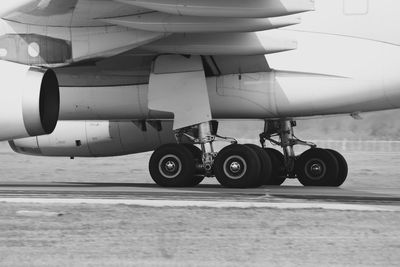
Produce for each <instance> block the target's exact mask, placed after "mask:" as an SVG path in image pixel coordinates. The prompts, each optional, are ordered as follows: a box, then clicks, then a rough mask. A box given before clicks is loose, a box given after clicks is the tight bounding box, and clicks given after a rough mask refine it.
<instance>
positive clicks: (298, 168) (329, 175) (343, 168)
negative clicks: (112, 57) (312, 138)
mask: <svg viewBox="0 0 400 267" xmlns="http://www.w3.org/2000/svg"><path fill="white" fill-rule="evenodd" d="M294 126H296V123H295V122H294V121H266V123H265V128H264V132H263V133H262V134H260V141H261V144H262V146H263V147H264V146H265V142H266V141H267V140H268V141H270V142H271V143H273V144H275V145H279V146H281V147H282V148H283V151H284V157H283V159H282V157H280V156H279V155H278V154H277V153H276V152H278V153H279V154H280V152H279V151H276V150H275V151H276V152H273V151H274V150H269V151H270V153H274V154H275V155H276V156H277V157H278V158H279V161H280V162H282V160H283V161H284V163H283V165H284V168H283V170H282V169H281V171H280V174H278V177H281V178H282V179H283V178H284V177H286V178H297V179H298V180H299V182H300V183H301V184H302V185H304V186H335V187H337V186H340V185H342V184H343V183H344V181H345V180H346V178H347V174H348V166H347V162H346V160H345V159H344V157H343V156H342V155H341V154H340V153H339V152H337V151H335V150H331V149H321V148H317V147H316V145H315V144H313V143H310V142H305V141H302V140H300V139H298V138H296V136H295V135H294V133H293V127H294ZM276 137H278V138H279V139H278V140H276V139H275V138H276ZM295 145H304V146H309V147H310V149H308V150H306V151H305V152H303V153H302V154H301V155H300V156H296V155H295V152H294V148H293V147H294V146H295ZM266 149H268V148H266ZM275 164H279V163H278V162H276V161H275V163H274V165H275ZM281 164H282V163H281ZM275 170H276V169H275ZM275 177H276V176H275ZM278 180H279V179H278Z"/></svg>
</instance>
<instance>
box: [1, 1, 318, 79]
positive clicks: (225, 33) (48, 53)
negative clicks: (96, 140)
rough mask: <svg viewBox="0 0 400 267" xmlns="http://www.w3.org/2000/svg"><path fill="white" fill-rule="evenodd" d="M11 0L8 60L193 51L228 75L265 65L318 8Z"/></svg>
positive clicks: (52, 61)
mask: <svg viewBox="0 0 400 267" xmlns="http://www.w3.org/2000/svg"><path fill="white" fill-rule="evenodd" d="M3 1H5V6H4V7H2V8H1V11H0V16H1V17H2V18H3V22H4V25H3V28H4V29H5V30H4V31H5V32H6V34H5V35H3V36H1V37H0V50H3V51H6V52H5V53H0V58H1V59H5V60H9V61H17V62H20V63H24V64H31V65H50V66H54V65H69V64H76V62H82V61H93V60H99V59H102V58H109V57H113V56H115V55H119V54H123V53H128V54H132V53H133V54H136V55H138V54H143V55H146V56H148V55H157V54H162V53H168V54H171V53H172V54H189V55H201V56H202V57H203V61H204V62H206V63H207V69H208V70H209V71H210V73H223V74H224V73H230V72H233V71H237V70H243V71H245V70H248V69H251V70H263V71H265V70H266V69H267V68H268V65H267V64H266V62H265V60H263V59H262V58H263V55H264V54H269V53H276V52H282V51H287V50H291V49H295V48H296V42H295V40H292V39H290V38H284V37H282V36H281V34H280V33H279V32H277V31H276V30H275V29H278V28H281V27H285V26H288V25H293V24H297V23H299V22H300V20H299V17H298V16H297V15H296V14H297V13H301V12H305V11H309V10H312V9H313V1H311V0H252V1H242V0H114V1H113V0H21V1H16V0H3ZM7 3H9V4H7ZM293 14H294V15H293ZM260 66H262V67H261V68H260Z"/></svg>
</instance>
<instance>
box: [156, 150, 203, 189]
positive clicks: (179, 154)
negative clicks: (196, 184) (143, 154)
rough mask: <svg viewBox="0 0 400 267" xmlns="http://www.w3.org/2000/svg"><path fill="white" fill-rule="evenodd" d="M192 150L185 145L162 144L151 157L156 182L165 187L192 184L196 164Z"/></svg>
mask: <svg viewBox="0 0 400 267" xmlns="http://www.w3.org/2000/svg"><path fill="white" fill-rule="evenodd" d="M195 164H196V163H195V159H194V157H193V154H192V152H190V151H189V149H188V148H187V147H185V146H183V145H179V144H167V145H163V146H160V147H159V148H158V149H156V150H155V151H154V153H153V154H152V155H151V157H150V162H149V171H150V175H151V178H152V179H153V180H154V182H156V184H158V185H160V186H165V187H182V186H190V185H191V178H192V177H194V175H195V170H196V165H195Z"/></svg>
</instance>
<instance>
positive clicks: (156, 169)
mask: <svg viewBox="0 0 400 267" xmlns="http://www.w3.org/2000/svg"><path fill="white" fill-rule="evenodd" d="M295 125H296V123H295V122H294V121H266V122H265V127H264V131H263V133H261V134H260V143H261V146H257V145H254V144H238V143H237V141H236V140H235V139H233V138H227V137H221V136H219V135H217V128H218V123H217V122H216V121H210V122H205V123H201V124H198V125H195V126H192V127H187V128H184V129H180V130H179V131H177V132H176V137H177V141H178V143H177V144H166V145H163V146H161V147H159V148H158V149H156V150H155V151H154V153H153V155H152V156H151V158H150V163H149V170H150V174H151V177H152V178H153V180H154V181H155V182H156V183H157V184H158V185H160V186H165V187H191V186H196V185H198V184H199V183H201V182H202V181H203V179H204V177H213V176H215V178H216V179H217V180H218V182H219V183H220V184H221V185H222V186H224V187H230V188H254V187H259V186H262V185H281V184H282V183H283V182H284V181H285V180H286V179H288V178H294V179H298V180H299V182H300V183H301V184H303V185H304V186H335V187H337V186H340V185H342V184H343V182H344V181H345V180H346V177H347V173H348V167H347V163H346V160H345V159H344V157H343V156H342V155H341V154H339V153H338V152H337V151H334V150H331V149H321V148H317V147H316V145H315V144H313V143H310V142H305V141H301V140H299V139H297V138H296V137H295V136H294V134H293V127H294V126H295ZM217 139H221V140H224V141H229V142H231V144H230V145H228V146H226V147H224V148H223V149H222V150H221V151H220V152H219V153H216V152H215V151H214V148H213V142H214V141H216V140H217ZM266 141H269V142H271V143H272V144H274V145H278V146H280V147H281V148H282V149H283V154H282V153H281V152H279V151H278V150H276V149H272V148H267V147H265V143H266ZM195 144H197V145H199V146H200V147H201V149H199V148H198V147H197V146H195ZM294 145H306V146H309V147H310V149H308V150H306V151H305V152H304V153H302V154H301V155H299V156H296V155H295V152H294V149H293V147H294Z"/></svg>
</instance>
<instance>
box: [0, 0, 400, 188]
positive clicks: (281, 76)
mask: <svg viewBox="0 0 400 267" xmlns="http://www.w3.org/2000/svg"><path fill="white" fill-rule="evenodd" d="M399 8H400V2H399V1H395V0H340V1H326V0H252V1H243V0H2V4H1V7H0V17H1V21H0V73H1V77H2V79H1V81H2V86H1V89H0V90H1V94H2V97H1V98H0V110H1V112H0V129H1V130H0V140H7V141H9V144H10V146H11V147H12V149H13V150H14V151H16V152H18V153H22V154H27V155H39V156H54V157H56V156H58V157H71V158H74V157H110V156H119V155H127V154H135V153H141V152H146V151H153V150H154V152H153V154H152V155H151V157H150V160H149V172H150V175H151V177H152V179H153V180H154V181H155V183H156V184H158V185H160V186H164V187H183V186H185V187H191V186H196V185H198V184H200V183H201V182H202V181H203V179H204V178H205V177H215V178H216V179H217V180H218V182H219V183H220V184H221V185H222V186H224V187H229V188H249V187H259V186H263V185H281V184H282V183H283V182H284V181H285V180H286V179H288V178H295V179H298V180H299V182H300V183H301V184H303V185H304V186H332V187H339V186H341V185H342V184H343V183H344V182H345V180H346V178H347V174H348V166H347V162H346V160H345V158H344V157H343V156H342V155H341V154H340V153H338V152H337V151H334V150H331V149H323V148H319V147H317V145H316V144H314V143H312V142H307V141H302V140H300V139H298V138H297V137H296V136H295V134H294V130H293V129H294V127H295V126H296V124H297V123H301V121H302V120H303V119H306V118H307V119H309V118H313V117H320V116H331V115H349V114H350V115H353V116H357V115H358V114H360V113H363V112H372V111H380V110H389V109H397V108H400V75H399V70H400V35H399V34H397V30H398V27H399V26H398V25H399V22H400V19H399V16H398V10H399ZM246 119H250V120H261V121H264V122H265V123H264V128H263V129H255V131H256V132H255V133H256V135H255V137H257V136H258V137H259V138H260V146H257V145H254V144H239V143H238V142H237V140H236V139H235V138H233V137H224V136H221V135H219V134H218V122H219V121H222V120H238V127H240V120H246ZM259 132H261V134H259V135H258V133H259ZM215 141H223V142H226V146H225V147H224V148H222V149H221V150H220V151H216V150H215V148H214V145H213V144H214V142H215ZM267 142H271V143H272V144H274V145H276V146H277V147H279V148H280V149H281V151H282V152H280V151H279V150H277V149H273V148H271V147H267V146H266V143H267ZM297 145H301V146H306V147H307V148H308V149H307V150H305V152H303V153H301V154H299V155H297V154H296V153H295V151H294V147H295V146H297Z"/></svg>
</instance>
